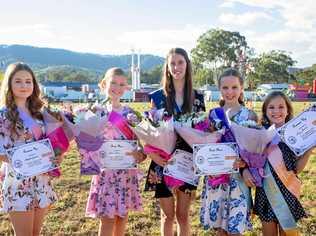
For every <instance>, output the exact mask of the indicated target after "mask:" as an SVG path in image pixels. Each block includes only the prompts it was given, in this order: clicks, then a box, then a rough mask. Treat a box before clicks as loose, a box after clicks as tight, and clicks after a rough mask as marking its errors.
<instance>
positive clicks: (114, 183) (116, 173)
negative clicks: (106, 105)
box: [86, 107, 142, 218]
mask: <svg viewBox="0 0 316 236" xmlns="http://www.w3.org/2000/svg"><path fill="white" fill-rule="evenodd" d="M108 110H109V109H108ZM108 110H107V111H105V112H104V114H108V112H109V111H108ZM120 113H121V115H123V116H124V117H125V118H126V117H127V116H128V114H130V113H133V110H132V109H130V108H128V107H123V109H122V111H121V112H120ZM104 137H105V139H106V140H124V139H126V138H125V137H124V135H122V134H121V132H120V131H119V130H118V129H117V128H116V127H114V126H112V125H111V124H108V125H107V127H106V129H105V132H104ZM140 177H141V173H140V171H139V170H137V169H129V170H102V171H101V173H100V174H99V175H94V176H93V178H92V181H91V188H90V193H89V197H88V202H87V208H86V215H87V216H90V217H103V216H106V217H109V218H114V216H120V217H125V216H127V214H128V211H130V210H134V211H141V210H142V200H141V195H140V190H139V189H140V188H139V180H140Z"/></svg>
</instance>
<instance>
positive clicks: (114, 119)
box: [108, 111, 135, 140]
mask: <svg viewBox="0 0 316 236" xmlns="http://www.w3.org/2000/svg"><path fill="white" fill-rule="evenodd" d="M108 121H109V122H111V123H112V124H113V125H114V126H115V127H117V128H118V129H119V130H120V131H121V132H122V134H124V135H125V137H126V138H127V139H129V140H133V139H135V134H134V132H133V130H132V129H131V128H130V127H129V125H128V123H127V121H126V120H125V119H124V117H123V116H122V115H121V114H119V113H117V112H115V111H112V112H111V113H110V114H109V118H108Z"/></svg>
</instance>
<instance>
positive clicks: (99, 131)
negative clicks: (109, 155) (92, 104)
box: [64, 107, 108, 175]
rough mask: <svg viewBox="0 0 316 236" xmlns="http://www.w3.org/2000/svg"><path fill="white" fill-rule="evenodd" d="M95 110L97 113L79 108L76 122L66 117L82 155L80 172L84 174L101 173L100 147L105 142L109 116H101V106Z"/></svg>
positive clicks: (76, 113) (76, 112)
mask: <svg viewBox="0 0 316 236" xmlns="http://www.w3.org/2000/svg"><path fill="white" fill-rule="evenodd" d="M95 111H96V113H94V112H92V110H91V109H89V108H85V107H83V108H79V109H77V110H76V111H75V112H74V113H75V118H74V123H72V122H70V121H69V120H68V119H67V118H66V117H64V119H65V123H66V125H67V127H68V128H69V129H70V130H71V131H72V133H73V135H74V137H75V141H76V143H77V147H78V150H79V153H80V155H81V159H80V174H82V175H94V174H99V173H100V166H101V163H100V157H99V149H100V148H101V146H102V144H103V142H104V131H105V127H106V124H107V121H108V116H105V115H104V116H101V117H100V114H101V112H102V111H101V108H99V109H95ZM98 112H99V113H100V114H98Z"/></svg>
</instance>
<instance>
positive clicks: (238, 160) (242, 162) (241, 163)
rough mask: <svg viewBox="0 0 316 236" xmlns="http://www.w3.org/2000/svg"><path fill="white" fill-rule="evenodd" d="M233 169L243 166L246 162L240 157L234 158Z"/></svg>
mask: <svg viewBox="0 0 316 236" xmlns="http://www.w3.org/2000/svg"><path fill="white" fill-rule="evenodd" d="M233 167H234V169H239V168H245V167H246V162H245V161H243V160H241V159H236V160H235V161H234V164H233Z"/></svg>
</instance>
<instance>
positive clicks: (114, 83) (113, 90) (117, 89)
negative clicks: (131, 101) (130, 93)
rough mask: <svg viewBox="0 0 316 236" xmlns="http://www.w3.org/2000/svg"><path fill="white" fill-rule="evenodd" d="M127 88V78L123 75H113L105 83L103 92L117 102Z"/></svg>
mask: <svg viewBox="0 0 316 236" xmlns="http://www.w3.org/2000/svg"><path fill="white" fill-rule="evenodd" d="M127 88H128V84H127V78H126V77H125V76H123V75H114V76H112V77H110V78H109V79H108V80H107V81H106V86H105V92H106V94H107V95H108V97H109V98H111V99H112V100H119V99H120V98H121V97H122V96H123V94H124V92H125V90H127Z"/></svg>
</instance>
